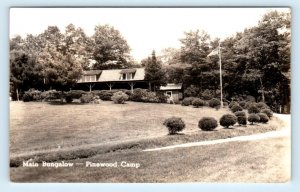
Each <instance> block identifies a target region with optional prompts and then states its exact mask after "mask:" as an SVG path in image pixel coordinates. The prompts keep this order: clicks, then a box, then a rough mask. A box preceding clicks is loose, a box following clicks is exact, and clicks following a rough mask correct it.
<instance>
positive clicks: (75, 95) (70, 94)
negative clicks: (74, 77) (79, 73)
mask: <svg viewBox="0 0 300 192" xmlns="http://www.w3.org/2000/svg"><path fill="white" fill-rule="evenodd" d="M85 93H86V92H85V91H82V90H70V91H68V92H67V93H66V100H67V97H71V98H72V99H80V97H81V96H82V95H83V94H85Z"/></svg>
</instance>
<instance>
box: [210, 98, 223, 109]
mask: <svg viewBox="0 0 300 192" xmlns="http://www.w3.org/2000/svg"><path fill="white" fill-rule="evenodd" d="M208 105H209V106H210V107H212V108H214V107H217V106H220V105H221V102H220V100H219V99H216V98H213V99H211V100H209V102H208Z"/></svg>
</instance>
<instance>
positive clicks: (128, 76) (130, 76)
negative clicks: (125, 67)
mask: <svg viewBox="0 0 300 192" xmlns="http://www.w3.org/2000/svg"><path fill="white" fill-rule="evenodd" d="M131 79H133V74H132V73H123V74H122V80H131Z"/></svg>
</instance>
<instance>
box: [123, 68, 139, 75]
mask: <svg viewBox="0 0 300 192" xmlns="http://www.w3.org/2000/svg"><path fill="white" fill-rule="evenodd" d="M135 72H136V69H122V70H121V72H120V73H121V74H124V73H135Z"/></svg>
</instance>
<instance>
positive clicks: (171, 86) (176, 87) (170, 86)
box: [159, 83, 182, 91]
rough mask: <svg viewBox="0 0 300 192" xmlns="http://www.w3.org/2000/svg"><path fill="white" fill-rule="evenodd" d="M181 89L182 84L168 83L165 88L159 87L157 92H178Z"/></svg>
mask: <svg viewBox="0 0 300 192" xmlns="http://www.w3.org/2000/svg"><path fill="white" fill-rule="evenodd" d="M180 89H182V83H178V84H174V83H168V84H167V85H166V86H160V88H159V90H161V91H166V90H180Z"/></svg>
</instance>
